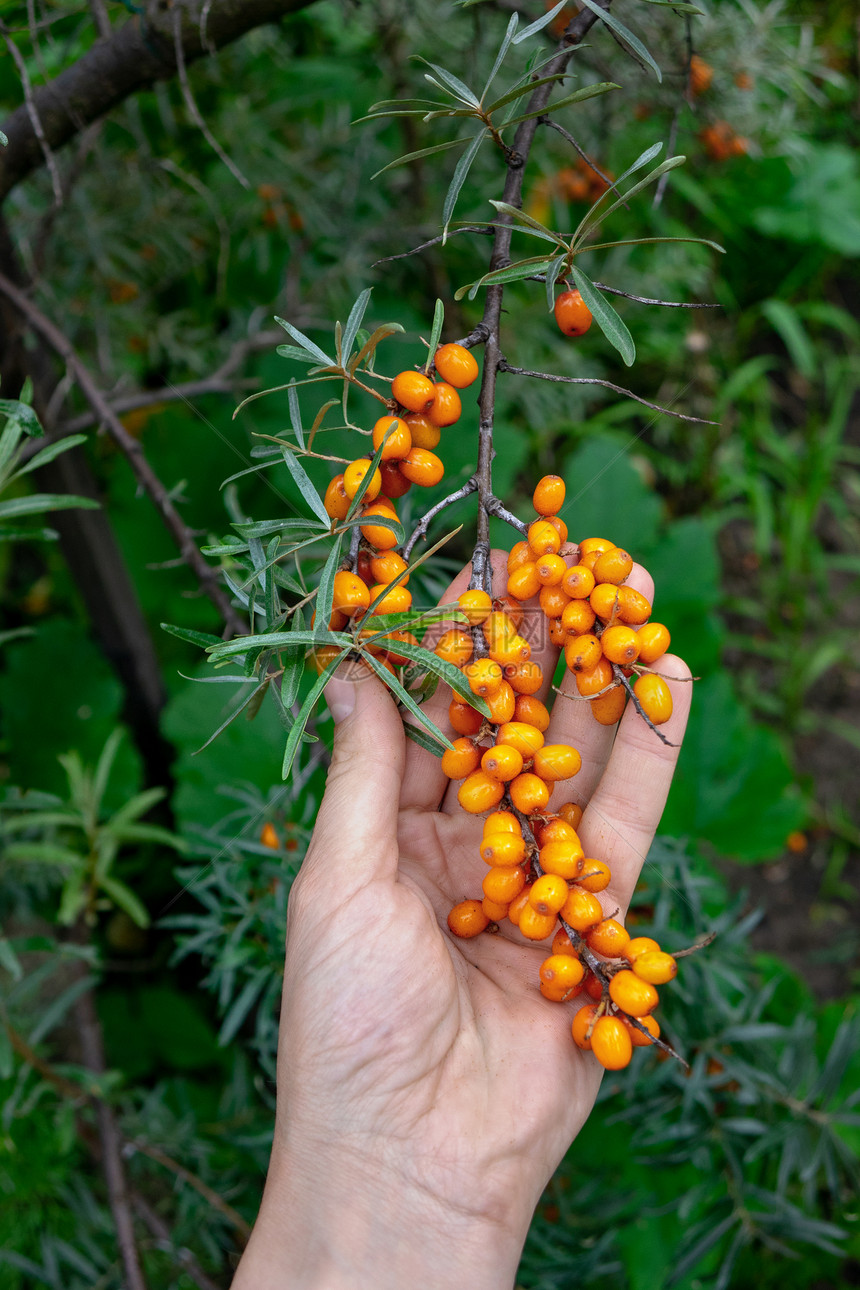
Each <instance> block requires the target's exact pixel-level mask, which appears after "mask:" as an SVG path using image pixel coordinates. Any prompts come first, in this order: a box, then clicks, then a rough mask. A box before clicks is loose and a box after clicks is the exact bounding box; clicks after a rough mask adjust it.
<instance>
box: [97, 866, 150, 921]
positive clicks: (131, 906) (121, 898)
mask: <svg viewBox="0 0 860 1290" xmlns="http://www.w3.org/2000/svg"><path fill="white" fill-rule="evenodd" d="M99 887H100V888H101V890H102V891H104V892H106V894H107V895H108V896H110V898H111V900H112V901H113V903H114V904H115V905H118V906H119V908H120V909H122V910H124V911H125V912H126V913H127V914H128V916H129V918H130V919H131V920H132V922H133V923H137V925H138V927H149V921H150V920H149V914H148V912H147V909H146V906H145V905H144V904H143V902H142V901H141V900H139V899H138V897H137V896H136V895H135V894H134V892H133V891H132V890H131V888H130V887H127V886H126V884H125V883H124V882H120V880H119V878H110V877H108V876H107V874H106V875H105V876H104V877H103V878H102V880H101V882H100V883H99Z"/></svg>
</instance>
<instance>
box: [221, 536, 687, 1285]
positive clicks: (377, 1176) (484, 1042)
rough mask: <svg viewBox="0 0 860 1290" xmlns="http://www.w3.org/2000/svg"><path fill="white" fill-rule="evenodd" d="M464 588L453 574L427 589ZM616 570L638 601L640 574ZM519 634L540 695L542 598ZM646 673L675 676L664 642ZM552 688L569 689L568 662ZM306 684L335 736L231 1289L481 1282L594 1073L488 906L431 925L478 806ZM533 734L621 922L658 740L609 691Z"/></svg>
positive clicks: (466, 869)
mask: <svg viewBox="0 0 860 1290" xmlns="http://www.w3.org/2000/svg"><path fill="white" fill-rule="evenodd" d="M503 559H504V557H503V556H502V555H501V553H498V554H497V556H496V557H495V560H494V564H495V567H496V572H497V577H499V579H500V574H501V568H502V567H503V565H502V562H503ZM467 584H468V571H467V570H466V571H464V572H463V573H462V574H461V575H460V577H459V578H458V579H457V580H456V581H455V582H454V584H452V587H451V588H450V591H449V594H448V596H447V597H446V602H449V601H452V600H454V599H455V598H456V596H457V595H458V594H459V593H460V592H461V591H463V590H465V588H466V586H467ZM629 584H630V585H632V586H634V587H636V589H637V590H639V591H641V592H642V593H643V594H644V595H646V596H647V597H648V599H649V600H650V599H652V596H653V584H652V582H651V579H650V577H649V576H648V574H647V573H646V572H645V571H644V570H643V569H641V568H639V567H638V566H637V567H635V568H634V572H633V574H632V575H631V577H630V579H629ZM522 630H523V633H524V634H525V635H526V636H527V638H529V639H530V640H531V643H532V647H533V657H534V658H535V659H536V660H537V661H538V662H539V663H540V665H541V667H542V669H543V672H544V677H545V688H546V690H549V686H550V680H551V677H552V673H553V668H554V665H555V662H556V659H557V655H558V651H557V650H556V649H555V648H554V647H552V646H551V645H549V643H548V642H547V640H546V633H545V620H544V618H543V615H542V614H535V615H533V616H532V620H531V622H530V623H527V624H524V626H523V629H522ZM538 637H539V639H537V638H538ZM655 670H658V671H661V672H663V673H664V674H665V675H666V676H667V677H678V676H684V675H689V674H688V673H687V671H686V669H685V667H684V664H683V663H682V662H681V661H680V660H679V659H677V658H675V657H673V656H668V655H667V656H665V657H664V658H663V659H661V660H660V662H659V664H658V665H657V666H656V668H655ZM669 684H670V688H671V690H672V696H673V701H674V715H673V716H672V718H671V720H670V721H669V723H668V724H667V725H665V726H663V727H662V728H661V729H662V731H663V732H664V733H665V734H666V736H667V737H668V738H669V739H670V740H672V741H673V743H675V744H678V743H680V739H681V736H682V734H683V730H684V726H685V724H686V716H687V712H688V709H689V701H690V688H691V687H690V686H689V685H685V684H679V683H675V682H672V681H670V682H669ZM562 688H563V691H565V692H573V693H575V690H573V689H572V686H571V678H570V676H569V674H568V676H567V677H566V680H565V684H564V686H563V687H562ZM327 697H328V701H329V706H330V708H331V710H332V714H333V715H334V717H335V720H336V723H337V733H336V736H335V746H334V756H333V760H332V765H331V769H330V771H329V777H328V783H327V786H326V792H325V796H324V798H323V803H322V806H321V809H320V813H319V817H318V820H317V825H316V829H315V831H314V836H313V840H312V842H311V846H310V848H309V850H308V855H307V858H306V860H305V862H304V864H303V866H302V871H301V873H300V875H299V877H298V878H297V880H296V882H295V884H294V887H293V890H292V893H291V896H290V906H289V917H288V928H287V955H286V967H285V975H284V994H283V1004H282V1012H281V1032H280V1047H279V1056H278V1111H277V1120H276V1127H275V1140H274V1146H273V1152H272V1160H271V1165H270V1170H269V1177H268V1180H267V1184H266V1191H265V1196H264V1199H263V1204H262V1208H261V1211H260V1216H259V1218H258V1221H257V1224H256V1226H255V1229H254V1233H253V1235H252V1238H251V1242H250V1244H249V1247H248V1250H247V1251H246V1253H245V1255H244V1257H243V1260H242V1263H241V1265H240V1268H239V1271H238V1273H237V1277H236V1280H235V1282H234V1287H235V1290H250V1288H251V1287H253V1288H254V1290H269V1288H270V1287H271V1288H272V1290H274V1287H276V1286H277V1287H279V1288H280V1290H287V1288H289V1290H298V1287H303V1288H304V1287H308V1288H310V1287H326V1290H335V1287H338V1288H339V1287H356V1288H358V1287H368V1290H370V1288H371V1287H372V1288H373V1290H388V1288H389V1287H390V1288H391V1290H395V1288H396V1290H404V1288H405V1287H408V1286H409V1285H410V1284H411V1283H413V1282H414V1283H415V1284H416V1285H420V1286H421V1290H437V1288H438V1290H442V1288H443V1287H444V1288H445V1290H450V1288H451V1287H455V1286H468V1287H469V1290H483V1288H484V1287H486V1288H487V1290H490V1288H491V1287H492V1290H499V1288H500V1287H503V1286H506V1285H507V1286H511V1285H513V1281H514V1276H515V1273H516V1268H517V1264H518V1261H519V1256H520V1252H521V1249H522V1245H523V1243H524V1241H525V1236H526V1233H527V1231H528V1226H529V1223H530V1221H531V1216H532V1213H533V1211H534V1207H535V1205H536V1203H537V1201H538V1199H539V1196H540V1193H541V1191H542V1190H543V1188H544V1186H545V1184H546V1182H547V1181H548V1179H549V1177H550V1176H551V1174H552V1172H553V1170H554V1169H555V1167H556V1166H557V1164H558V1163H559V1161H560V1160H561V1158H562V1156H563V1155H564V1153H565V1151H566V1150H567V1148H568V1146H569V1144H570V1142H571V1141H572V1140H573V1138H574V1137H575V1136H576V1134H577V1133H578V1131H579V1129H580V1128H581V1127H582V1124H583V1123H584V1121H585V1119H586V1118H587V1116H588V1114H589V1112H590V1111H591V1108H592V1106H593V1104H594V1099H595V1097H596V1094H597V1089H598V1086H599V1084H600V1079H601V1076H602V1073H603V1072H602V1068H601V1067H600V1066H599V1065H598V1063H597V1061H596V1060H595V1059H594V1058H593V1057H592V1056H591V1054H589V1053H585V1052H582V1051H581V1050H579V1049H578V1048H577V1047H576V1046H575V1045H574V1043H573V1041H572V1039H571V1034H570V1023H571V1019H572V1017H573V1015H574V1014H575V1012H576V1010H577V1009H578V1007H579V1006H580V1001H579V1000H575V1001H574V1002H573V1004H572V1006H571V1005H566V1004H558V1003H554V1002H550V1001H548V1000H546V999H544V998H543V997H542V996H541V995H540V993H539V992H538V989H537V974H538V967H539V965H540V963H541V962H542V960H543V959H544V958H545V957H546V955H547V953H548V952H549V951H548V945H547V944H546V943H544V942H541V943H538V944H535V943H534V942H526V941H525V940H524V938H523V937H522V936H521V935H520V934H519V932H518V931H517V930H516V929H515V928H514V927H512V926H511V925H510V924H508V923H506V922H505V923H503V924H502V925H501V930H500V932H499V934H498V935H489V934H483V935H481V936H479V937H477V938H475V939H473V940H466V941H463V940H458V939H457V938H456V937H454V936H452V935H451V934H450V933H449V931H448V928H447V924H446V918H447V914H448V911H449V910H450V908H451V906H452V904H454V903H455V902H457V901H459V900H462V899H464V898H466V897H470V896H475V895H476V894H478V893H480V890H481V881H482V879H483V876H484V874H485V873H486V866H485V865H484V863H483V861H482V860H481V858H480V856H479V853H478V846H479V843H480V838H481V829H482V820H481V818H480V817H475V816H472V815H467V814H466V813H465V812H464V811H463V810H462V809H461V808H460V806H459V804H458V802H457V785H456V784H451V783H450V781H448V780H447V779H446V778H445V776H444V775H443V774H442V771H441V767H440V765H439V762H438V760H437V759H436V758H434V757H433V756H432V755H431V754H429V753H427V752H424V751H423V750H421V749H420V748H418V747H417V745H415V744H414V743H412V742H411V741H407V740H406V738H405V736H404V734H403V728H402V722H401V718H400V715H399V713H398V711H397V709H396V707H395V705H394V703H393V701H392V700H391V698H390V696H389V694H388V692H387V691H386V690H385V688H384V687H383V686H382V685H381V683H380V682H378V681H377V680H375V679H373V678H371V677H369V676H368V677H366V678H364V677H363V678H362V679H361V680H360V682H359V683H357V684H352V683H351V682H350V681H347V680H344V679H341V678H339V677H338V678H336V679H335V680H334V681H333V682H332V683H331V684H330V686H329V689H328V690H327ZM538 697H541V698H543V697H545V696H544V694H542V693H541V694H539V696H538ZM449 700H450V694H449V692H448V691H447V689H446V687H444V686H440V690H439V692H438V693H437V695H435V696H434V697H433V698H432V699H431V700H430V701H429V702H428V703H427V705H426V710H427V712H428V715H429V716H430V717H431V718H432V719H433V720H434V721H435V722H436V724H437V725H438V726H439V727H440V728H441V729H443V730H450V727H449V726H448V723H447V708H448V703H449ZM547 741H548V742H550V741H551V742H554V743H569V744H572V745H573V746H574V747H575V748H577V749H578V750H579V751H580V753H581V754H582V763H583V764H582V769H581V771H580V772H579V774H578V775H577V776H576V778H575V779H573V780H571V781H568V782H567V783H564V784H557V785H556V786H555V790H554V793H553V803H554V804H560V803H562V802H564V801H568V800H574V801H577V802H579V803H580V804H581V805H582V806H583V807H584V808H585V810H584V815H583V819H582V823H581V826H580V828H579V829H578V832H579V834H580V837H581V839H582V842H583V845H584V847H585V850H586V854H587V855H593V856H596V857H598V858H600V859H603V860H606V861H607V863H608V864H609V866H610V868H611V870H612V883H611V885H610V887H608V888H607V890H606V891H604V892H603V893H601V903H602V904H603V907H604V910H605V911H606V913H607V914H613V913H614V912H615V911H616V909H619V910H620V911H621V915H620V916H621V917H623V915H624V912H625V911H626V909H627V906H628V904H629V901H630V897H631V895H632V892H633V888H634V886H635V883H636V880H637V878H638V876H639V873H640V871H641V868H642V865H643V862H644V859H645V856H646V855H647V852H648V848H649V846H650V844H651V841H652V839H653V836H654V833H655V830H656V828H657V825H658V823H659V820H660V816H661V814H662V810H663V806H664V803H665V799H666V794H667V792H668V789H669V784H670V782H671V778H672V773H673V770H674V766H675V761H676V758H677V751H678V750H677V748H676V747H674V748H672V747H667V746H666V745H665V744H664V743H662V742H661V741H660V740H659V739H658V738H657V736H656V735H655V734H654V732H653V731H652V730H650V729H649V728H648V727H647V726H646V724H645V723H644V722H643V721H642V720H641V718H640V717H639V716H638V715H637V714H636V713H635V711H633V710H632V707H631V706H628V710H627V712H626V713H625V715H624V717H623V719H622V721H621V723H620V726H619V727H618V728H617V734H616V728H615V727H608V728H607V727H604V726H601V725H599V724H598V723H597V722H595V721H594V720H593V718H592V717H591V714H590V713H589V712H588V711H586V709H585V704H584V703H580V702H573V701H571V700H569V699H566V698H564V697H563V696H558V697H557V698H556V702H555V706H554V709H553V715H552V724H551V726H550V729H549V731H548V733H547Z"/></svg>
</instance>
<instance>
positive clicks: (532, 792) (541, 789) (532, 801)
mask: <svg viewBox="0 0 860 1290" xmlns="http://www.w3.org/2000/svg"><path fill="white" fill-rule="evenodd" d="M499 787H501V785H499ZM550 791H551V790H550V789H549V787H548V786H547V785H546V784H545V783H544V782H543V780H542V779H539V778H538V776H537V775H532V774H529V773H528V772H526V773H525V774H523V775H518V776H517V777H516V779H514V780H512V781H511V783H510V786H509V788H508V792H509V793H510V796H511V801H512V802H513V804H514V806H515V807H516V808H517V810H518V811H520V812H521V813H522V814H523V815H533V814H534V812H535V811H543V810H544V809H545V808H546V807H547V806H548V805H549V796H550Z"/></svg>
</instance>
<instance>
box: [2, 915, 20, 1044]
mask: <svg viewBox="0 0 860 1290" xmlns="http://www.w3.org/2000/svg"><path fill="white" fill-rule="evenodd" d="M0 967H4V968H5V969H6V971H7V972H8V973H9V975H10V976H11V977H12V979H13V980H14V981H20V980H21V977H22V976H23V975H24V969H23V968H22V967H21V964H20V963H19V962H18V956H17V954H16V953H15V951H14V950H13V949H12V946H11V945H10V943H9V941H8V940H7V939H6V937H5V936H0ZM3 1033H4V1034H5V1033H6V1032H5V1029H4V1031H3Z"/></svg>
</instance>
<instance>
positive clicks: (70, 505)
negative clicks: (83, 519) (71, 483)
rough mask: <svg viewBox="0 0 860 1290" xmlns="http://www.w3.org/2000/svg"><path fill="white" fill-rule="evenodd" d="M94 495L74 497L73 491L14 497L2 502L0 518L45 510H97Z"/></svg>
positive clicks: (98, 503)
mask: <svg viewBox="0 0 860 1290" xmlns="http://www.w3.org/2000/svg"><path fill="white" fill-rule="evenodd" d="M100 504H101V503H100V502H97V501H96V500H95V498H93V497H74V496H73V495H72V494H71V493H33V494H32V496H31V497H13V498H10V499H9V500H8V501H5V502H0V520H6V519H11V518H13V517H15V516H18V515H38V514H41V513H42V512H44V511H68V510H72V509H74V508H78V509H80V510H82V511H97V510H98V509H99V506H100Z"/></svg>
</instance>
